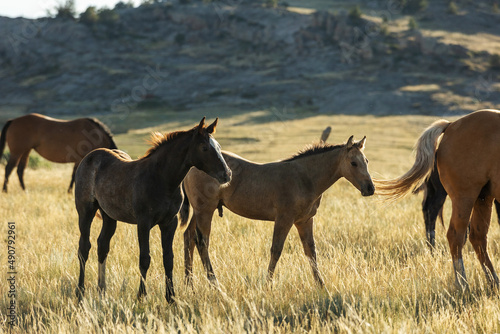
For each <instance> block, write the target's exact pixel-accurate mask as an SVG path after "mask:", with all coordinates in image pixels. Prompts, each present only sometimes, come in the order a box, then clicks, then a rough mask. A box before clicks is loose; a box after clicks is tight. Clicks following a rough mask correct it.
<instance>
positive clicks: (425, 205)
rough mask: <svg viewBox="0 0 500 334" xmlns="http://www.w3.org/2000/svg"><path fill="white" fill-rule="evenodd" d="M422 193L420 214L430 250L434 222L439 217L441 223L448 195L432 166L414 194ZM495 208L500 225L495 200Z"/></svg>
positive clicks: (432, 241)
mask: <svg viewBox="0 0 500 334" xmlns="http://www.w3.org/2000/svg"><path fill="white" fill-rule="evenodd" d="M420 191H423V192H424V199H423V200H422V213H423V215H424V222H425V236H426V238H427V243H428V245H429V247H430V249H431V250H433V249H434V247H435V243H436V241H435V239H436V237H435V236H436V231H435V230H436V220H437V218H438V217H439V219H440V220H441V223H443V205H444V202H445V200H446V197H447V196H448V194H447V193H446V190H445V189H444V187H443V185H442V184H441V180H440V179H439V173H438V170H437V167H436V164H434V168H433V169H432V173H431V174H430V175H429V177H428V178H427V180H426V181H425V183H424V184H423V185H422V186H421V187H420V188H418V189H417V190H416V191H415V192H416V193H417V192H420ZM494 203H495V208H496V211H497V216H498V222H499V223H500V203H499V202H498V201H497V200H495V201H494Z"/></svg>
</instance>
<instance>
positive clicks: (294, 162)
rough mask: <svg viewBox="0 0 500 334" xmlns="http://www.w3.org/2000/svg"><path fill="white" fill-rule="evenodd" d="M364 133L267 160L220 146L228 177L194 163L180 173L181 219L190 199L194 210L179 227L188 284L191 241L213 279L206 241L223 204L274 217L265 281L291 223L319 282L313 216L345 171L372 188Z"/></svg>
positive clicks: (366, 191) (364, 190)
mask: <svg viewBox="0 0 500 334" xmlns="http://www.w3.org/2000/svg"><path fill="white" fill-rule="evenodd" d="M365 143H366V137H364V138H363V139H362V140H360V141H359V142H354V140H353V137H352V136H351V137H350V138H349V139H348V141H347V143H345V144H342V145H335V146H334V145H329V144H325V143H324V142H320V143H318V144H314V145H311V146H309V147H307V148H306V149H304V150H302V151H300V152H298V153H297V154H296V155H294V156H292V157H291V158H289V159H286V160H282V161H276V162H271V163H266V164H260V163H255V162H252V161H249V160H246V159H244V158H242V157H239V156H238V155H236V154H234V153H231V152H227V151H222V156H223V157H224V159H225V160H226V162H227V164H228V165H229V166H230V168H231V170H232V171H233V178H232V180H231V182H230V183H228V184H226V185H220V184H219V182H217V180H215V179H214V178H212V177H210V176H208V175H206V174H204V173H202V172H200V171H199V170H197V169H195V168H193V169H192V170H191V171H190V172H189V173H188V174H187V175H186V178H185V179H184V182H183V187H184V191H185V195H186V198H185V200H184V202H183V205H182V208H181V211H180V219H181V226H185V225H186V223H187V221H188V218H189V210H190V204H191V205H192V206H193V216H192V218H191V220H190V223H189V225H188V227H187V228H186V230H185V232H184V263H185V278H186V282H187V284H191V281H192V267H193V251H194V247H195V246H196V247H197V249H198V252H199V254H200V257H201V260H202V262H203V265H204V268H205V270H206V272H207V278H208V280H209V281H210V282H211V283H213V284H214V285H217V278H216V276H215V273H214V270H213V268H212V265H211V262H210V257H209V254H208V247H209V242H210V239H209V238H210V230H211V223H212V216H213V212H214V210H215V209H216V208H219V213H220V214H221V213H222V206H225V207H226V208H228V209H229V210H230V211H232V212H234V213H236V214H238V215H240V216H243V217H246V218H250V219H258V220H267V221H274V232H273V241H272V246H271V260H270V262H269V267H268V275H267V276H268V281H272V278H273V275H274V271H275V269H276V265H277V263H278V260H279V258H280V255H281V252H282V250H283V245H284V242H285V239H286V237H287V235H288V233H289V231H290V229H291V227H292V226H293V225H295V227H296V228H297V230H298V232H299V236H300V239H301V241H302V245H303V248H304V252H305V255H306V256H307V258H308V259H309V262H310V265H311V268H312V272H313V276H314V279H315V281H316V282H317V283H318V284H319V285H320V286H323V285H324V282H323V279H322V278H321V275H320V272H319V270H318V266H317V262H316V250H315V242H314V237H313V221H314V216H315V214H316V211H317V209H318V207H319V205H320V202H321V197H322V194H323V192H324V191H326V190H327V189H328V188H330V186H332V185H333V184H334V183H335V182H336V181H337V180H338V179H340V178H342V177H344V178H346V179H347V180H348V181H349V182H351V184H352V185H354V186H355V187H356V188H357V189H358V190H359V191H360V192H361V194H362V195H363V196H370V195H373V193H374V191H375V188H374V185H373V182H372V179H371V176H370V174H369V172H368V166H367V164H368V160H367V159H366V157H365V155H364V153H363V150H364V148H365Z"/></svg>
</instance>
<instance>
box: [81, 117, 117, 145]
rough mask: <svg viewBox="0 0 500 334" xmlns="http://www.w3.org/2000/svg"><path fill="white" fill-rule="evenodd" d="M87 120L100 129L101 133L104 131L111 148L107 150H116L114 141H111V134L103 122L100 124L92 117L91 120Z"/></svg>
mask: <svg viewBox="0 0 500 334" xmlns="http://www.w3.org/2000/svg"><path fill="white" fill-rule="evenodd" d="M87 120H89V121H90V122H92V123H94V124H95V125H96V126H98V127H100V128H101V129H102V131H104V133H105V134H106V135H107V136H108V139H109V141H110V142H111V146H110V147H108V148H109V149H117V148H118V147H117V146H116V144H115V141H114V140H113V133H112V132H111V130H110V129H109V128H108V127H107V126H106V124H104V123H103V122H101V121H100V120H98V119H97V118H93V117H92V118H87Z"/></svg>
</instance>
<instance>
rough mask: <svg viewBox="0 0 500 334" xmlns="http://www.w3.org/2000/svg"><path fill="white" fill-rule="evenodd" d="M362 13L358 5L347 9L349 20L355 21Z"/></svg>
mask: <svg viewBox="0 0 500 334" xmlns="http://www.w3.org/2000/svg"><path fill="white" fill-rule="evenodd" d="M362 14H363V13H362V12H361V9H360V8H359V5H356V6H354V7H353V8H352V9H351V10H350V11H349V18H350V19H351V20H354V21H357V20H359V19H361V15H362Z"/></svg>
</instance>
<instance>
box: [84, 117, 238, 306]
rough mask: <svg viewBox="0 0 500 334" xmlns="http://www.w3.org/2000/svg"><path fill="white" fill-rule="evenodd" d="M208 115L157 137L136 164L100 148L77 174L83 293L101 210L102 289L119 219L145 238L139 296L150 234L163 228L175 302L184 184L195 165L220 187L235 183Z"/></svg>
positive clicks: (141, 243)
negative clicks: (177, 235)
mask: <svg viewBox="0 0 500 334" xmlns="http://www.w3.org/2000/svg"><path fill="white" fill-rule="evenodd" d="M204 124H205V117H203V119H202V120H201V122H200V124H199V125H198V126H196V127H194V128H193V129H191V130H189V131H178V132H173V133H170V134H165V135H163V134H160V133H155V134H153V137H152V140H151V142H152V144H153V147H151V148H150V149H149V151H148V152H147V153H146V155H145V156H144V157H142V158H140V159H138V160H131V159H129V158H128V157H127V156H125V155H124V154H120V152H117V151H116V150H114V151H112V150H108V149H97V150H94V151H93V152H91V153H89V154H88V155H87V156H86V157H85V158H84V159H83V160H82V162H81V164H80V167H79V168H78V170H77V172H76V186H75V203H76V209H77V211H78V219H79V220H78V223H79V226H80V243H79V248H78V257H79V260H80V278H79V281H78V289H77V294H78V297H79V298H80V299H81V298H82V295H83V293H84V280H85V263H86V262H87V259H88V255H89V250H90V240H89V234H90V226H91V224H92V220H93V218H94V216H95V214H96V212H97V210H99V212H100V215H101V217H102V220H103V223H102V230H101V234H100V235H99V238H98V240H97V255H98V260H99V275H98V286H99V288H100V289H101V290H104V289H105V287H106V281H105V268H106V257H107V255H108V252H109V242H110V240H111V237H112V236H113V234H114V233H115V229H116V221H117V220H120V221H123V222H126V223H130V224H136V225H137V232H138V237H139V248H140V260H139V268H140V271H141V276H142V278H141V282H140V286H139V293H138V297H139V298H141V297H142V296H144V295H146V287H145V281H146V274H147V271H148V268H149V264H150V261H151V257H150V255H149V233H150V230H151V228H153V227H154V226H155V225H158V226H159V228H160V231H161V243H162V248H163V265H164V267H165V277H166V278H165V281H166V286H167V288H166V294H165V297H166V299H167V301H168V302H171V301H172V297H173V296H174V288H173V284H172V268H173V257H174V255H173V253H172V240H173V237H174V233H175V230H176V228H177V217H176V215H177V212H178V211H179V208H180V206H181V203H182V198H183V196H182V193H181V188H180V184H181V182H182V179H184V176H185V175H186V174H187V172H188V171H189V169H190V168H191V167H193V166H195V167H196V168H198V169H200V170H202V171H204V172H206V173H208V175H210V176H212V177H214V178H215V179H216V180H217V181H218V182H220V183H226V182H228V181H229V180H230V179H231V171H230V169H229V168H228V166H227V164H226V162H225V161H224V159H223V157H222V155H221V151H220V146H219V143H217V141H215V139H214V138H213V137H212V135H211V134H212V133H214V131H215V127H216V125H217V119H216V120H215V122H213V123H212V124H211V125H209V126H208V127H205V126H204Z"/></svg>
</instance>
